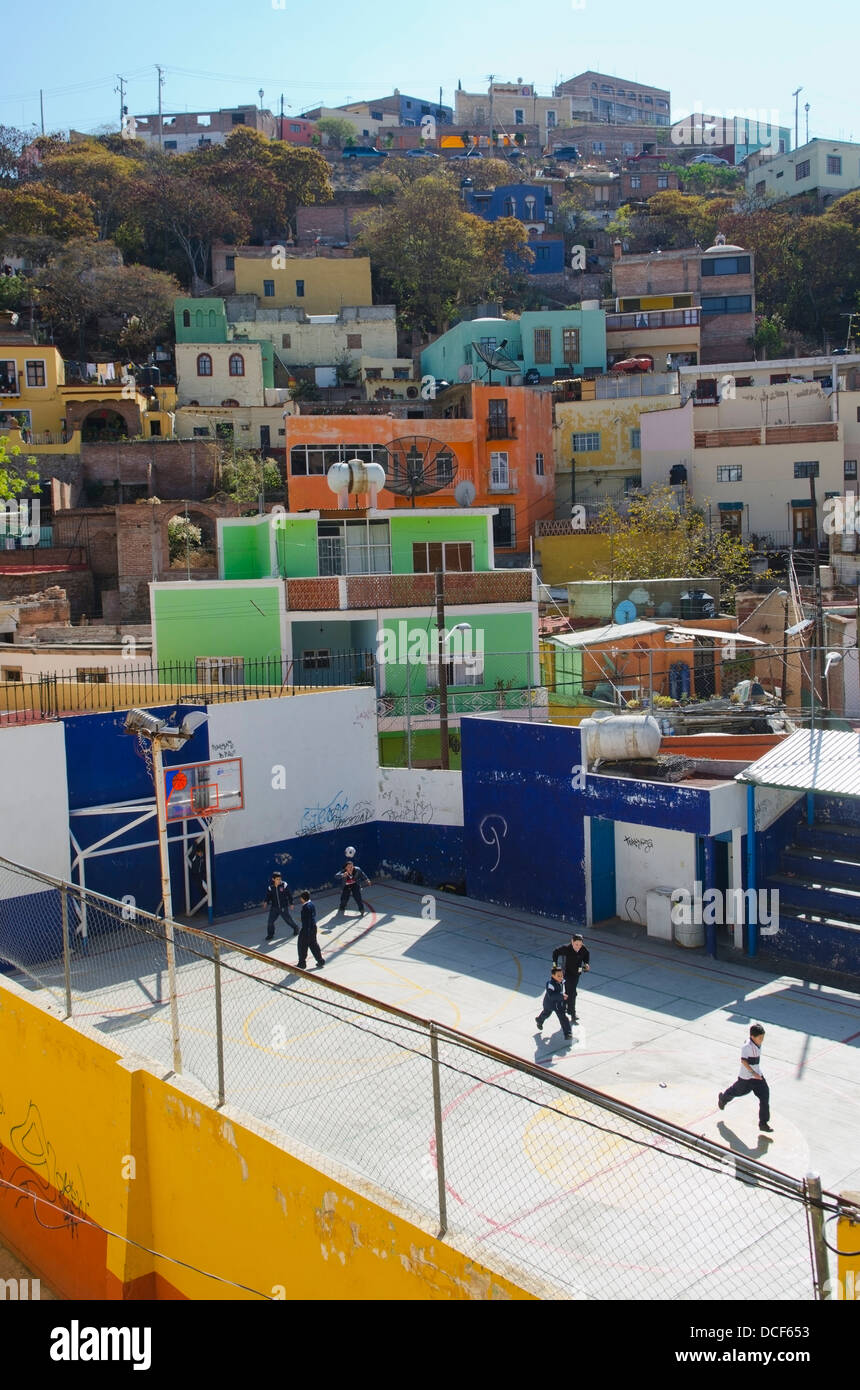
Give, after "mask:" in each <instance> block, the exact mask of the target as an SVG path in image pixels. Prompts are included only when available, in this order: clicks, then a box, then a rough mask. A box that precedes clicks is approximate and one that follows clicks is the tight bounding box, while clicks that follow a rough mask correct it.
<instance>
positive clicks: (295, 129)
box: [290, 125, 302, 135]
mask: <svg viewBox="0 0 860 1390" xmlns="http://www.w3.org/2000/svg"><path fill="white" fill-rule="evenodd" d="M301 133H302V128H301V126H300V125H291V126H290V134H291V135H301Z"/></svg>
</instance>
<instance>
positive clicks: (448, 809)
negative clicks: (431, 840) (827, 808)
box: [377, 767, 463, 825]
mask: <svg viewBox="0 0 860 1390" xmlns="http://www.w3.org/2000/svg"><path fill="white" fill-rule="evenodd" d="M377 805H378V818H379V820H384V821H409V822H415V823H416V824H419V825H431V824H432V825H462V824H463V779H462V777H461V775H460V773H459V772H442V771H435V772H429V771H427V770H425V769H422V768H412V769H410V768H405V767H381V768H380V769H379V787H378V801H377Z"/></svg>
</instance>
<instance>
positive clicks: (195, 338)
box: [173, 297, 227, 343]
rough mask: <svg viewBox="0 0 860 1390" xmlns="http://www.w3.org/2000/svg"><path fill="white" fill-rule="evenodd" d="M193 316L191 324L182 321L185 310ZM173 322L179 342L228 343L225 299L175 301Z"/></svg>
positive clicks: (184, 299) (183, 299) (182, 299)
mask: <svg viewBox="0 0 860 1390" xmlns="http://www.w3.org/2000/svg"><path fill="white" fill-rule="evenodd" d="M185 309H187V310H188V313H189V314H190V316H191V326H190V327H189V328H186V327H185V326H184V324H183V322H182V314H183V311H184V310H185ZM173 322H174V325H175V327H176V341H177V343H226V341H227V311H226V309H225V308H224V301H223V299H189V298H187V297H182V298H180V299H174V301H173Z"/></svg>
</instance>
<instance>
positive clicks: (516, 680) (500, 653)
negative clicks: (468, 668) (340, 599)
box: [379, 608, 540, 710]
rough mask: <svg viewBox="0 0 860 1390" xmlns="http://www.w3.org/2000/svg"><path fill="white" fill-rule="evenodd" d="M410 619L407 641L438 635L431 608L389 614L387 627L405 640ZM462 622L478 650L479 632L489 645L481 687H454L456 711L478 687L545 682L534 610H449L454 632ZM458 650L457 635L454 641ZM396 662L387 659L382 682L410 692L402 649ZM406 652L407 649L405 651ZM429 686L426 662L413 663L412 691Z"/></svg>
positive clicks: (390, 689)
mask: <svg viewBox="0 0 860 1390" xmlns="http://www.w3.org/2000/svg"><path fill="white" fill-rule="evenodd" d="M401 622H405V623H406V633H407V637H406V643H407V647H408V643H409V640H410V637H411V635H412V634H413V633H425V632H426V633H428V634H429V635H432V631H433V628H434V626H435V621H434V620H432V619H431V620H430V622H429V624H428V617H427V614H426V611H425V613H424V614H422V615H420V616H419V615H417V614H416V616H415V617H414V618H384V619H383V620H382V624H381V630H382V631H386V632H391V633H393V634H394V638H395V640H397V641H398V643H399V642H400V633H401V629H400V627H399V624H400V623H401ZM459 622H467V623H469V625H470V627H471V629H472V638H471V641H472V651H473V652H475V651H477V649H478V634H479V633H481V634H483V649H484V679H483V682H482V684H481V685H476V686H472V685H470V686H452V687H450V702H451V709H452V710H455V709H456V710H459V709H461V708H465V707H466V704H467V701H468V696H469V695H470V694H474V693H475V692H476V691H478V690H494V689H496V682H497V681H503V682H504V683H505V687H506V688H507V685H508V682H511V687H512V688H513V689H521V688H523V687H526V686H528V685H529V684H531V685H532V686H536V685H540V670H539V667H538V663H537V659H536V658H535V657H534V655H532V647H533V637H532V614H531V613H528V612H515V613H512V612H511V611H510V610H505V609H502V610H501V611H500V612H482V613H478V614H475V613H470V614H468V615H466V614H464V613H462V612H459V611H458V610H457V609H456V608H446V609H445V623H446V628H447V629H448V630H449V631H450V629H451V628H452V627H455V626H456V624H457V623H459ZM450 647H451V648H453V639H452V642H451V644H450ZM397 655H398V660H397V661H396V662H391V663H386V665H385V667H384V669H383V670H380V673H379V674H380V680H381V686H382V690H383V692H384V693H385V694H386V695H405V694H406V671H407V667H406V664H405V663H401V662H400V660H399V658H400V655H401V652H400V651H398V653H397ZM403 655H404V656H405V653H403ZM426 690H427V681H426V673H425V668H424V665H423V663H418V662H413V663H412V666H411V669H410V671H409V693H410V695H411V696H417V695H423V694H425V692H426Z"/></svg>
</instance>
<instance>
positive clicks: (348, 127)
mask: <svg viewBox="0 0 860 1390" xmlns="http://www.w3.org/2000/svg"><path fill="white" fill-rule="evenodd" d="M316 128H317V131H318V132H319V134H320V135H324V136H326V137H327V143H328V144H329V145H331V147H332V149H333V150H342V149H343V147H344V145H353V144H355V126H354V125H353V124H352V122H351V121H347V120H344V119H343V117H341V116H322V117H321V118H320V120H318V121H317V124H316Z"/></svg>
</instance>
